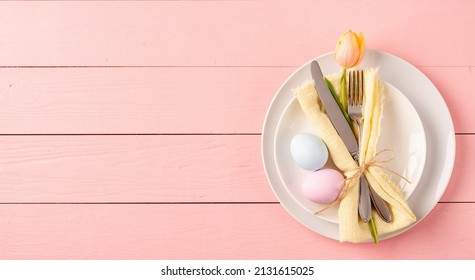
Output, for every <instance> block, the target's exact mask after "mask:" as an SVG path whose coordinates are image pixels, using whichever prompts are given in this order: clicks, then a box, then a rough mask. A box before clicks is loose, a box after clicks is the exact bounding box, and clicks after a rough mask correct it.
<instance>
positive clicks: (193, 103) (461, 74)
mask: <svg viewBox="0 0 475 280" xmlns="http://www.w3.org/2000/svg"><path fill="white" fill-rule="evenodd" d="M421 69H422V71H423V72H424V73H425V74H426V75H427V76H428V77H429V78H430V79H431V80H432V81H433V82H434V84H435V85H436V86H437V87H438V88H439V90H440V92H441V94H442V96H443V97H444V99H445V100H446V102H447V104H448V107H449V109H450V111H451V113H452V116H453V119H454V123H455V128H456V131H457V132H474V131H475V122H473V121H472V120H473V119H475V111H474V110H472V104H471V103H470V102H467V99H468V98H470V94H471V92H473V91H475V73H473V71H471V68H469V67H423V68H421ZM294 70H295V67H237V68H234V67H217V68H215V67H178V68H41V69H38V68H34V69H30V68H29V69H24V68H21V69H19V68H8V69H0V77H1V79H0V124H1V125H0V134H42V133H53V134H55V133H67V134H68V133H69V134H78V133H92V134H94V133H260V132H261V129H262V124H263V122H264V116H265V113H266V111H267V108H268V106H269V105H270V102H271V100H272V97H273V96H274V94H275V93H276V92H277V90H278V88H279V87H280V85H281V84H282V83H283V82H284V81H285V79H286V78H287V77H288V76H289V75H290V74H291V73H292V72H293V71H294ZM454 81H456V82H454Z"/></svg>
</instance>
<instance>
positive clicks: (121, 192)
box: [0, 135, 475, 202]
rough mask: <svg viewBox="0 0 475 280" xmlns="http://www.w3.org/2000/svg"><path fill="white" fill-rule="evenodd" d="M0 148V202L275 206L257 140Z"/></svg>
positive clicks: (56, 142)
mask: <svg viewBox="0 0 475 280" xmlns="http://www.w3.org/2000/svg"><path fill="white" fill-rule="evenodd" d="M0 146H1V148H0V168H1V171H0V202H223V201H224V202H242V201H248V202H249V201H254V202H266V201H277V200H276V198H275V196H274V194H273V193H272V190H271V189H270V188H269V186H268V183H267V179H266V177H265V174H264V171H263V170H262V163H261V160H260V157H261V155H260V136H256V135H243V136H229V135H218V136H216V135H211V136H209V135H203V136H200V135H189V136H176V135H165V136H163V135H161V136H135V135H123V136H59V137H58V136H3V137H1V136H0ZM474 200H475V194H474Z"/></svg>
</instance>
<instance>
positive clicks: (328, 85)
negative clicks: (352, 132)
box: [323, 77, 351, 126]
mask: <svg viewBox="0 0 475 280" xmlns="http://www.w3.org/2000/svg"><path fill="white" fill-rule="evenodd" d="M323 79H324V80H325V83H326V84H327V87H328V89H329V90H330V92H331V94H332V95H333V98H334V99H335V101H336V103H337V104H338V107H340V110H341V112H342V113H343V115H344V116H345V119H346V121H347V122H348V124H349V125H350V126H351V119H350V116H349V115H348V112H346V110H345V108H344V107H343V104H341V101H340V99H339V98H338V96H337V95H336V91H335V88H334V87H333V85H332V83H331V82H330V80H328V79H327V77H323Z"/></svg>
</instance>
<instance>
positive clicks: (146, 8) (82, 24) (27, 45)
mask: <svg viewBox="0 0 475 280" xmlns="http://www.w3.org/2000/svg"><path fill="white" fill-rule="evenodd" d="M473 10H475V3H474V2H473V1H470V0H459V1H456V4H454V3H452V1H435V2H434V1H432V0H422V1H412V0H403V1H391V0H384V1H366V2H363V3H362V2H360V1H344V0H339V1H312V0H306V1H297V2H296V1H292V0H285V1H196V2H195V1H145V2H144V1H140V2H134V1H118V2H109V1H67V2H62V1H61V2H59V1H58V2H57V1H51V2H50V1H46V2H37V3H26V2H7V3H2V4H1V9H0V65H2V66H20V65H22V66H31V65H33V66H47V65H55V66H79V65H83V66H84V65H89V66H90V65H101V66H105V65H120V66H130V65H155V66H166V65H168V66H179V65H181V66H183V65H186V66H190V65H191V66H197V65H202V66H223V65H224V66H231V65H234V66H236V65H241V66H243V65H248V66H272V65H274V66H275V65H280V66H282V65H287V66H298V65H301V64H302V63H303V62H305V61H307V60H308V59H309V58H311V57H315V56H317V55H320V54H322V53H326V52H328V51H331V50H333V48H334V47H335V43H336V41H337V40H338V37H339V36H340V34H341V33H343V31H344V30H346V29H347V28H348V27H351V28H353V29H354V30H355V31H363V32H365V34H366V37H367V38H368V40H367V45H368V47H369V48H372V49H379V50H384V51H387V52H391V53H394V54H396V55H398V56H400V57H402V58H404V59H407V60H408V61H410V62H411V63H413V64H415V65H418V66H467V65H475V53H474V52H473V51H472V44H470V43H467V42H473V40H474V39H475V38H474V33H473V32H471V31H470V30H467V28H468V27H469V26H473V25H474V24H475V18H474V17H473V16H472V15H471V13H469V12H467V11H473ZM320 11H324V12H320ZM455 19H456V20H455Z"/></svg>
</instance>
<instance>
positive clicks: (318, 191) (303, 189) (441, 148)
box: [261, 30, 455, 244]
mask: <svg viewBox="0 0 475 280" xmlns="http://www.w3.org/2000/svg"><path fill="white" fill-rule="evenodd" d="M435 115H436V116H437V119H435V118H434V116H435ZM261 145H262V147H261V148H262V160H263V165H264V169H265V173H266V176H267V178H268V181H269V185H270V187H271V189H272V190H273V191H274V193H275V195H276V196H277V198H278V199H279V201H280V203H281V205H282V206H283V207H284V208H285V209H286V210H287V211H288V212H289V214H290V215H292V216H293V217H294V218H295V219H296V220H297V221H298V222H300V223H301V224H303V225H304V226H306V227H307V228H309V229H310V230H312V231H314V232H315V233H317V234H320V235H322V236H325V237H328V238H331V239H335V240H339V241H340V242H352V243H367V242H373V243H376V244H377V243H378V242H380V241H382V240H385V239H388V238H391V237H394V236H397V235H399V234H401V233H403V232H405V231H407V230H408V229H410V228H412V227H413V226H415V225H416V224H417V223H418V222H420V221H421V220H423V219H424V218H425V217H426V216H427V214H428V213H430V212H431V211H432V209H433V208H434V207H435V205H436V204H437V202H438V201H439V200H440V198H441V196H442V195H443V193H444V191H445V189H446V187H447V184H448V182H449V179H450V176H451V174H452V169H453V165H454V159H455V133H454V127H453V122H452V118H451V116H450V112H449V110H448V108H447V105H446V104H445V102H444V100H443V98H442V97H441V95H440V93H439V91H438V90H437V88H436V87H435V86H434V85H433V83H432V82H431V81H430V80H429V79H428V78H427V77H426V76H425V75H424V74H423V73H422V72H421V71H419V70H418V69H417V68H416V67H415V66H413V65H412V64H410V63H409V62H407V61H405V60H403V59H402V58H399V57H397V56H394V55H392V54H389V53H386V52H383V51H379V50H369V49H368V50H367V49H366V46H365V38H364V35H363V34H362V33H359V34H356V33H354V32H352V31H351V30H348V31H346V32H345V33H343V35H342V36H341V37H340V39H339V41H338V42H337V45H336V48H335V51H334V52H330V53H327V54H323V55H321V56H318V57H316V58H314V59H311V60H309V61H308V62H307V63H305V64H304V65H302V66H301V67H300V68H299V69H297V70H296V71H295V72H294V73H293V74H292V75H290V76H289V77H288V78H287V80H286V81H284V82H283V84H282V85H281V87H280V88H279V90H278V91H277V92H276V93H275V95H274V98H273V100H272V102H271V104H270V105H269V107H268V111H267V114H266V118H265V120H264V125H263V130H262V142H261Z"/></svg>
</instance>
